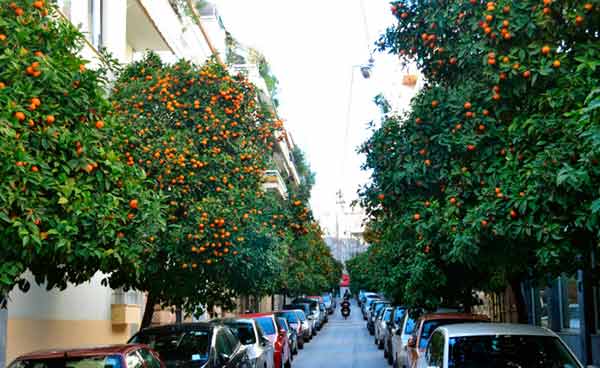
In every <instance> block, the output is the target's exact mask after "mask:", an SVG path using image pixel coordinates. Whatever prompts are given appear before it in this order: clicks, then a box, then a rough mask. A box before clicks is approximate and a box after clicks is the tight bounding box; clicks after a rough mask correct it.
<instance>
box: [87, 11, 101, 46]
mask: <svg viewBox="0 0 600 368" xmlns="http://www.w3.org/2000/svg"><path fill="white" fill-rule="evenodd" d="M103 11H104V4H103V0H88V40H89V41H90V42H91V43H92V45H94V47H96V48H100V47H101V46H102V28H103V27H102V21H103V17H102V12H103Z"/></svg>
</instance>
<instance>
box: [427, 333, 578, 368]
mask: <svg viewBox="0 0 600 368" xmlns="http://www.w3.org/2000/svg"><path fill="white" fill-rule="evenodd" d="M449 367H527V368H546V367H569V368H583V365H582V364H581V363H580V362H579V361H578V360H577V358H576V357H575V355H574V354H573V352H572V351H571V350H570V349H569V348H568V346H567V345H566V344H565V343H564V342H563V341H562V340H561V339H560V338H559V337H558V336H557V335H556V334H555V333H554V332H552V331H550V330H548V329H545V328H542V327H537V326H531V325H517V324H501V323H464V324H456V325H445V326H441V327H438V328H437V329H436V330H435V331H434V332H433V334H432V335H431V338H430V339H429V343H428V345H427V349H426V350H425V354H423V355H421V357H420V358H419V360H418V361H417V365H416V368H449Z"/></svg>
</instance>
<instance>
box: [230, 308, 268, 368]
mask: <svg viewBox="0 0 600 368" xmlns="http://www.w3.org/2000/svg"><path fill="white" fill-rule="evenodd" d="M223 322H224V324H225V325H226V326H228V327H229V328H231V330H232V331H234V332H236V335H237V336H238V338H239V339H240V342H241V343H242V345H244V347H245V348H246V351H247V352H248V358H250V362H251V364H252V367H261V368H262V367H266V368H273V365H274V363H273V362H274V358H273V354H274V349H273V344H271V341H270V340H269V339H268V338H267V336H266V335H265V334H264V333H263V330H262V328H261V327H260V324H258V322H256V320H254V319H226V320H224V321H223Z"/></svg>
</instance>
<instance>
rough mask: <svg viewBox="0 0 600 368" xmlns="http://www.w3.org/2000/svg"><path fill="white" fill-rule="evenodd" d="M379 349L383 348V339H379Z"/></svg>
mask: <svg viewBox="0 0 600 368" xmlns="http://www.w3.org/2000/svg"><path fill="white" fill-rule="evenodd" d="M377 349H379V350H381V349H383V341H381V340H379V341H378V342H377Z"/></svg>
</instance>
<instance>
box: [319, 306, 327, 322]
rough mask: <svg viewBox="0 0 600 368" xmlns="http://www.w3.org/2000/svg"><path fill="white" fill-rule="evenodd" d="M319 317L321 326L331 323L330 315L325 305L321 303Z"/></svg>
mask: <svg viewBox="0 0 600 368" xmlns="http://www.w3.org/2000/svg"><path fill="white" fill-rule="evenodd" d="M319 316H320V317H321V326H323V325H325V324H326V323H327V322H329V313H328V312H327V308H325V303H319Z"/></svg>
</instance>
